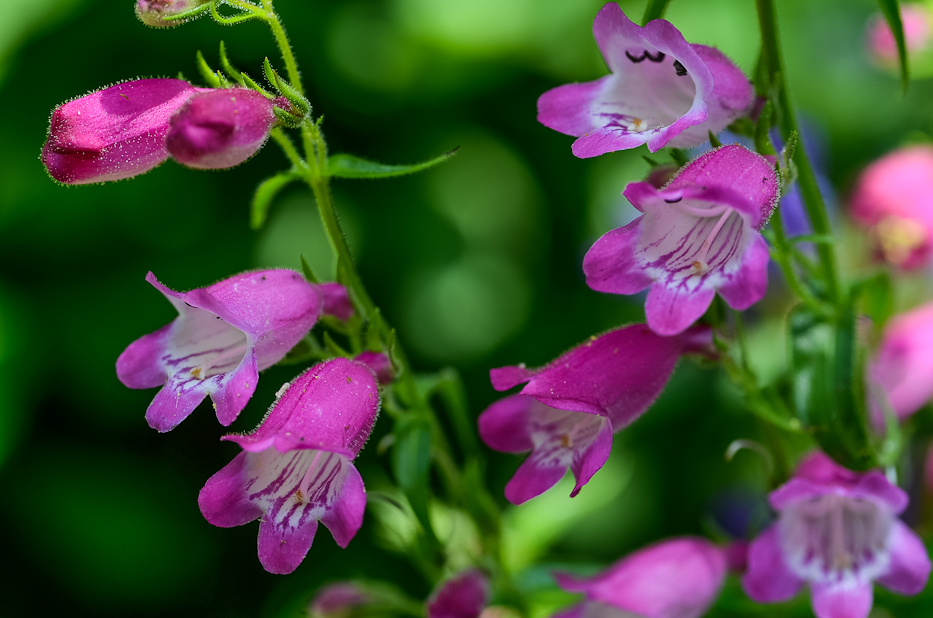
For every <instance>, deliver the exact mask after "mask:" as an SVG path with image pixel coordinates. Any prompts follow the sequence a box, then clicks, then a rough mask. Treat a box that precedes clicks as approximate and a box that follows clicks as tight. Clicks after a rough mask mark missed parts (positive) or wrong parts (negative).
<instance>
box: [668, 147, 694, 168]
mask: <svg viewBox="0 0 933 618" xmlns="http://www.w3.org/2000/svg"><path fill="white" fill-rule="evenodd" d="M670 152H671V158H672V159H673V160H674V163H676V164H677V165H678V166H679V167H683V166H685V165H686V164H687V163H688V162H689V161H690V157H688V156H687V151H686V150H683V149H681V148H671V151H670Z"/></svg>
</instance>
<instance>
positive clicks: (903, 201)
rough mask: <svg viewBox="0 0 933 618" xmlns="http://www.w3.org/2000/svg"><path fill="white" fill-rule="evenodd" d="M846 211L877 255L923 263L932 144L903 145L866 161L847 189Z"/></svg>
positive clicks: (932, 206) (929, 226)
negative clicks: (867, 234) (849, 202)
mask: <svg viewBox="0 0 933 618" xmlns="http://www.w3.org/2000/svg"><path fill="white" fill-rule="evenodd" d="M852 216H853V217H855V220H856V221H858V222H859V223H861V224H862V225H864V226H865V227H867V228H868V229H869V231H870V232H871V234H872V236H874V238H875V240H876V242H877V245H878V248H879V250H880V253H881V255H882V256H883V257H884V258H885V260H887V261H888V262H890V263H891V264H894V265H896V266H900V267H901V268H908V269H909V268H918V267H921V266H924V265H926V264H929V262H930V252H931V238H933V147H931V146H927V145H920V146H909V147H907V148H901V149H900V150H896V151H894V152H892V153H890V154H888V155H886V156H884V157H882V158H880V159H878V160H877V161H875V162H874V163H872V164H871V165H869V166H868V167H867V168H865V170H864V171H863V172H862V174H861V176H859V179H858V182H857V183H856V186H855V190H854V191H853V193H852Z"/></svg>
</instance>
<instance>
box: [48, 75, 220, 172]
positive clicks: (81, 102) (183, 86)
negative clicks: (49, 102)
mask: <svg viewBox="0 0 933 618" xmlns="http://www.w3.org/2000/svg"><path fill="white" fill-rule="evenodd" d="M201 91H203V89H198V88H195V87H194V86H192V85H191V84H189V83H188V82H186V81H183V80H180V79H138V80H134V81H129V82H124V83H122V84H117V85H116V86H111V87H109V88H104V89H103V90H98V91H97V92H92V93H91V94H88V95H85V96H83V97H80V98H78V99H75V100H73V101H69V102H68V103H63V104H62V105H59V106H58V107H56V108H55V110H54V111H53V112H52V119H51V122H50V124H49V135H48V139H47V140H46V142H45V145H44V146H43V147H42V163H43V164H44V165H45V167H46V169H47V170H48V171H49V174H50V175H51V176H52V178H54V179H55V180H57V181H59V182H63V183H65V184H74V185H78V184H87V183H92V182H104V181H107V180H120V179H122V178H130V177H131V176H136V175H138V174H142V173H143V172H148V171H149V170H151V169H152V168H154V167H156V166H157V165H159V164H160V163H162V162H163V161H165V160H166V159H167V158H168V156H169V154H168V150H167V149H166V147H165V136H166V135H167V134H168V130H169V121H170V119H171V117H172V115H173V114H175V112H177V111H178V110H179V109H180V108H181V107H182V106H183V105H184V104H185V102H186V101H187V100H188V99H190V98H191V97H192V96H193V95H194V94H196V93H198V92H201Z"/></svg>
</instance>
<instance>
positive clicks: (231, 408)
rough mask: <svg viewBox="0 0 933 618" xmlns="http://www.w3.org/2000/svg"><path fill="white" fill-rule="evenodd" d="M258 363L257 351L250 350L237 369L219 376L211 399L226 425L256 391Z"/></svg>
mask: <svg viewBox="0 0 933 618" xmlns="http://www.w3.org/2000/svg"><path fill="white" fill-rule="evenodd" d="M257 365H258V364H257V362H256V351H255V349H254V350H250V351H249V352H248V353H247V354H246V356H244V357H243V360H242V361H240V364H239V365H238V366H237V368H236V369H234V370H233V371H228V372H227V373H225V374H223V377H222V378H221V376H217V377H218V378H220V380H218V381H217V383H216V384H217V386H216V387H215V390H214V391H213V392H211V400H212V401H213V402H214V409H215V410H216V411H217V420H218V421H220V424H221V425H223V426H224V427H226V426H228V425H230V424H231V423H232V422H233V421H235V420H236V417H237V416H239V414H240V412H241V411H242V410H243V408H244V407H246V404H247V402H249V399H250V397H252V396H253V393H254V392H255V391H256V383H257V382H259V368H258V366H257Z"/></svg>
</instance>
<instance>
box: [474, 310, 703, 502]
mask: <svg viewBox="0 0 933 618" xmlns="http://www.w3.org/2000/svg"><path fill="white" fill-rule="evenodd" d="M710 343H711V337H710V331H709V329H706V328H696V329H691V330H690V331H688V332H687V333H684V334H683V335H680V336H676V337H662V336H660V335H657V334H655V333H654V332H653V331H652V330H651V329H649V328H648V327H646V326H645V325H644V324H633V325H631V326H626V327H624V328H619V329H616V330H613V331H610V332H608V333H606V334H604V335H601V336H599V337H593V338H592V339H590V340H589V341H587V342H586V343H584V344H582V345H579V346H577V347H576V348H573V349H572V350H570V351H569V352H567V353H565V354H563V355H562V356H560V357H559V358H557V359H555V360H554V361H552V362H551V363H549V364H548V365H545V366H544V367H541V368H539V369H526V368H525V367H524V366H522V365H519V366H513V367H501V368H499V369H493V370H491V371H490V372H489V375H490V378H491V380H492V385H493V387H494V388H495V389H496V390H499V391H502V390H506V389H509V388H512V387H513V386H516V385H517V384H520V383H522V382H527V384H526V385H525V386H524V387H523V388H522V390H521V394H519V395H513V396H511V397H506V398H504V399H500V400H499V401H497V402H495V403H493V404H492V405H491V406H489V407H488V408H487V409H486V410H485V411H484V412H483V413H482V414H481V415H480V417H479V432H480V436H481V437H482V439H483V441H484V442H485V443H486V444H487V445H488V446H489V447H490V448H492V449H494V450H497V451H502V452H506V453H522V452H526V451H531V455H529V456H528V458H527V459H525V461H524V463H522V465H521V466H520V467H519V469H518V470H517V471H516V473H515V476H513V477H512V479H511V480H510V481H509V483H508V484H507V485H506V488H505V496H506V498H508V500H509V501H511V502H513V503H515V504H521V503H522V502H525V501H526V500H530V499H531V498H534V497H535V496H537V495H540V494H541V493H543V492H545V491H547V490H548V489H550V488H551V487H553V486H554V485H555V484H556V483H557V482H558V481H559V480H560V479H561V478H563V476H564V474H565V473H566V472H567V468H570V469H571V470H572V471H573V474H574V476H575V477H576V480H577V482H576V486H575V487H574V489H573V492H572V493H571V494H570V495H571V496H576V495H577V494H578V493H579V492H580V490H581V489H582V488H583V486H584V485H586V483H587V482H589V480H590V478H591V477H592V476H593V474H595V473H596V472H597V471H598V470H599V469H600V468H602V467H603V464H605V463H606V460H607V459H608V458H609V453H610V451H611V450H612V434H613V432H616V431H621V430H622V429H624V428H625V427H627V426H628V425H630V424H631V423H632V422H634V421H635V420H636V419H637V418H638V417H639V416H641V415H642V414H643V413H644V412H645V410H647V409H648V407H649V406H651V404H652V403H654V400H655V399H657V397H658V395H660V394H661V391H662V390H664V385H665V384H667V381H668V379H669V378H670V376H671V373H672V372H673V371H674V366H675V365H676V364H677V360H678V359H679V358H680V355H681V354H683V353H686V352H701V351H705V349H706V348H708V346H709V344H710Z"/></svg>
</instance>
